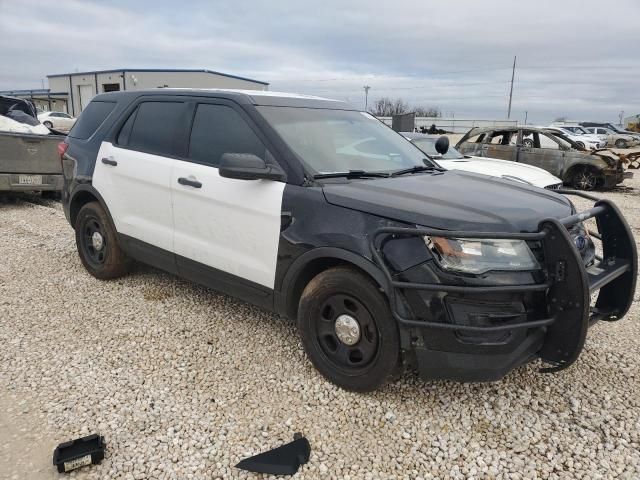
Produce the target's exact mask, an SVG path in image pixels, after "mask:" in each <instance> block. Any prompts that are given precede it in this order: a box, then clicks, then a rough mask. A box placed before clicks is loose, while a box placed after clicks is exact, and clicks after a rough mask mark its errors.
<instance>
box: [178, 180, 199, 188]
mask: <svg viewBox="0 0 640 480" xmlns="http://www.w3.org/2000/svg"><path fill="white" fill-rule="evenodd" d="M178 183H179V184H180V185H187V186H189V187H193V188H201V187H202V183H200V182H199V181H197V180H196V179H194V178H193V177H191V178H185V177H180V178H178Z"/></svg>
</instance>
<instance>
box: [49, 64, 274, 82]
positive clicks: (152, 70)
mask: <svg viewBox="0 0 640 480" xmlns="http://www.w3.org/2000/svg"><path fill="white" fill-rule="evenodd" d="M121 72H160V73H163V72H169V73H170V72H178V73H211V74H213V75H220V76H222V77H228V78H235V79H237V80H245V81H247V82H253V83H259V84H261V85H269V83H268V82H263V81H261V80H254V79H252V78H246V77H240V76H238V75H231V74H229V73H222V72H216V71H214V70H206V69H189V68H116V69H112V70H93V71H89V72H69V73H56V74H53V75H47V78H53V77H68V76H69V75H71V76H75V75H94V74H98V73H121Z"/></svg>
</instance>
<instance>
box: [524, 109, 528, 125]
mask: <svg viewBox="0 0 640 480" xmlns="http://www.w3.org/2000/svg"><path fill="white" fill-rule="evenodd" d="M528 117H529V112H524V124H525V125H526V124H527V118H528Z"/></svg>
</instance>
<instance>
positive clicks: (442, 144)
mask: <svg viewBox="0 0 640 480" xmlns="http://www.w3.org/2000/svg"><path fill="white" fill-rule="evenodd" d="M448 151H449V137H445V136H442V137H440V138H438V140H436V152H438V153H439V154H440V155H444V154H445V153H447V152H448Z"/></svg>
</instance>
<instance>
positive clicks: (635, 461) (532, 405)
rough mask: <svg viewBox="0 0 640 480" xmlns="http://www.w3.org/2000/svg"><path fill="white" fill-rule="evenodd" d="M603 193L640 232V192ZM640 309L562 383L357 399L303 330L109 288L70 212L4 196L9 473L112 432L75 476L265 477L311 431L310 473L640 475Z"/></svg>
mask: <svg viewBox="0 0 640 480" xmlns="http://www.w3.org/2000/svg"><path fill="white" fill-rule="evenodd" d="M625 183H626V184H627V185H630V186H633V187H636V188H638V187H640V180H638V179H634V180H631V181H626V182H625ZM601 195H602V196H603V197H606V198H611V199H614V200H615V201H616V202H617V203H618V205H619V206H620V207H621V208H622V210H623V211H624V213H625V215H626V216H627V219H628V220H629V222H630V224H631V226H632V228H633V231H634V232H635V233H636V235H638V232H639V229H640V196H639V193H638V191H637V190H628V189H627V190H619V191H615V192H609V193H603V194H601ZM34 198H35V197H34ZM576 204H577V205H578V206H580V207H586V206H587V203H586V202H582V201H576ZM639 238H640V237H639ZM638 315H639V310H638V304H637V301H636V302H634V305H633V307H632V309H631V312H630V313H629V315H628V317H627V318H626V319H625V320H623V321H621V322H618V323H607V324H600V325H596V326H595V327H594V328H593V329H592V330H591V331H590V332H589V336H588V339H587V344H586V347H585V350H584V352H583V354H582V356H581V358H580V359H579V361H578V362H577V363H576V364H575V365H574V366H572V367H571V368H570V369H569V370H567V371H564V372H561V373H558V374H555V375H543V374H540V373H538V371H537V369H538V367H539V364H537V363H534V364H532V365H529V366H526V367H524V368H521V369H519V370H517V371H515V372H513V373H511V374H510V375H508V376H507V378H505V379H504V380H502V381H500V382H497V383H490V384H460V383H455V382H443V381H434V382H424V381H421V380H419V379H418V378H417V377H416V376H415V375H414V374H411V373H408V374H405V375H404V376H403V377H402V378H401V379H399V380H398V381H396V382H394V383H392V384H390V385H388V386H386V387H385V388H383V389H382V390H380V391H378V392H375V393H372V394H366V395H360V394H354V393H349V392H345V391H342V390H340V389H338V388H336V387H335V386H333V385H332V384H330V383H328V382H327V381H325V380H324V379H323V378H322V377H321V376H320V375H319V374H318V373H317V372H316V371H315V370H314V369H313V367H312V366H311V364H310V363H309V361H308V360H307V358H306V356H305V354H304V352H303V350H302V347H301V344H300V342H299V340H298V336H297V333H296V329H295V327H294V325H291V324H290V323H287V322H285V321H283V320H281V319H280V318H278V317H276V316H275V315H272V314H269V313H267V312H265V311H262V310H260V309H257V308H254V307H251V306H249V305H247V304H244V303H242V302H239V301H236V300H234V299H232V298H230V297H226V296H224V295H220V294H218V293H215V292H213V291H210V290H207V289H205V288H202V287H199V286H197V285H194V284H191V283H188V282H186V281H182V280H180V279H178V278H175V277H172V276H170V275H167V274H165V273H162V272H159V271H156V270H154V269H151V268H148V267H145V266H138V267H137V268H136V269H135V271H134V272H133V273H132V274H131V275H130V276H128V277H126V278H122V279H119V280H115V281H111V282H101V281H98V280H96V279H94V278H93V277H91V276H90V275H89V274H87V273H86V271H85V270H84V269H83V267H82V265H81V264H80V260H79V259H78V256H77V253H76V250H75V242H74V236H73V231H72V230H71V228H70V227H69V226H68V224H67V223H66V221H65V219H64V215H63V213H62V211H61V208H60V206H59V205H58V204H55V203H52V202H40V205H34V204H33V203H30V201H25V200H18V201H16V202H13V203H7V202H4V203H2V202H0V472H2V473H1V475H4V476H6V478H20V479H22V478H30V479H31V478H33V479H40V478H42V479H51V478H57V477H58V475H57V474H55V473H54V469H53V466H52V465H51V452H52V451H53V448H54V447H55V445H56V444H57V443H59V442H61V441H64V440H68V439H71V438H75V437H78V436H81V435H84V434H87V433H92V432H99V433H100V434H102V435H104V436H105V437H106V439H107V443H108V448H107V458H106V459H105V461H104V462H102V464H101V465H99V466H91V467H87V468H84V469H81V470H79V471H77V472H76V473H74V474H72V475H71V476H69V477H68V476H63V475H60V476H59V478H74V479H109V480H112V479H139V478H140V479H141V478H144V479H146V478H160V479H185V478H186V479H190V478H192V479H211V478H245V479H247V478H260V477H259V476H255V475H253V474H249V473H247V472H242V471H240V470H238V469H236V468H235V467H234V465H235V464H236V463H237V462H238V461H239V460H241V459H242V458H244V457H246V456H248V455H253V454H256V453H259V452H262V451H264V450H267V449H269V448H273V447H275V446H278V445H280V444H282V443H284V442H288V441H290V440H291V439H292V438H293V433H294V432H298V431H299V432H302V433H304V434H305V436H306V437H307V438H308V439H309V441H310V443H311V447H312V453H311V459H310V462H309V463H308V464H307V465H305V466H304V467H302V468H301V470H300V472H299V473H298V474H297V476H296V478H300V479H303V478H308V479H314V478H319V477H322V478H336V479H342V478H351V479H361V478H371V479H379V478H385V479H386V478H402V479H404V478H407V479H409V478H423V479H434V478H454V479H456V478H460V479H463V478H479V479H484V478H492V479H516V478H549V479H573V478H607V479H608V478H621V479H637V478H640V403H639V401H638V399H639V398H640V324H639V323H638ZM16 449H17V450H19V451H22V452H26V453H25V455H24V458H23V457H20V460H21V461H19V462H17V461H16V453H15V452H16ZM265 478H269V477H265Z"/></svg>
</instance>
